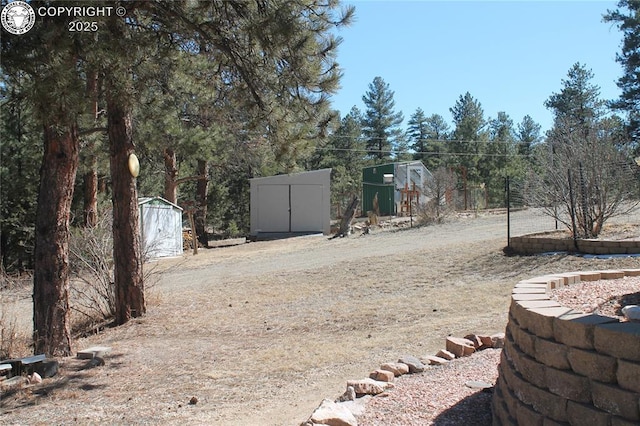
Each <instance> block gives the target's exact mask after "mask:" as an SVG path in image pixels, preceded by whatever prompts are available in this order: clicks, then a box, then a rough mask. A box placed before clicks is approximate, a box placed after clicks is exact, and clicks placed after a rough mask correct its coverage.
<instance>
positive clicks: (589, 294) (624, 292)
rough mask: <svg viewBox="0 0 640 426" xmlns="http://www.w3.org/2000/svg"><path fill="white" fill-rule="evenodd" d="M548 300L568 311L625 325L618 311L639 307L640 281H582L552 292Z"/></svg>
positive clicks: (635, 278)
mask: <svg viewBox="0 0 640 426" xmlns="http://www.w3.org/2000/svg"><path fill="white" fill-rule="evenodd" d="M550 296H551V299H552V300H556V301H557V302H558V303H560V304H561V305H562V306H565V307H567V308H571V309H575V310H577V311H581V312H584V313H586V314H590V313H595V314H599V315H604V316H609V317H620V319H621V321H624V320H625V318H624V317H623V316H622V313H621V311H620V309H622V308H623V307H625V306H627V305H640V277H625V278H620V279H616V280H601V281H585V282H581V283H578V284H573V285H570V286H567V287H562V288H559V289H555V290H552V291H551V293H550Z"/></svg>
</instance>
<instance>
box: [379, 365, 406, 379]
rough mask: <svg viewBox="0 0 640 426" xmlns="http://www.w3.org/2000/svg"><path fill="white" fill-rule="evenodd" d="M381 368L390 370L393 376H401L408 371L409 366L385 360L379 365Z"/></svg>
mask: <svg viewBox="0 0 640 426" xmlns="http://www.w3.org/2000/svg"><path fill="white" fill-rule="evenodd" d="M380 369H381V370H387V371H391V372H392V373H393V374H394V376H396V377H398V376H402V375H403V374H407V373H408V372H409V366H408V365H407V364H404V363H402V362H387V363H384V364H382V365H381V366H380Z"/></svg>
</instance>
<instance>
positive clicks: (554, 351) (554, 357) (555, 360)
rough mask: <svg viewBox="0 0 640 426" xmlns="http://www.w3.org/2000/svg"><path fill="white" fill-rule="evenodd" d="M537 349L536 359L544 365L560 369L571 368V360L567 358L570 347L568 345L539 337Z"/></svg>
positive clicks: (536, 342)
mask: <svg viewBox="0 0 640 426" xmlns="http://www.w3.org/2000/svg"><path fill="white" fill-rule="evenodd" d="M535 351H536V356H535V358H536V360H538V362H541V363H542V364H544V365H548V366H550V367H554V368H557V369H560V370H568V369H570V368H571V366H570V365H569V360H568V359H567V355H568V353H569V348H568V347H567V346H566V345H563V344H560V343H556V342H554V341H551V340H547V339H542V338H537V339H535Z"/></svg>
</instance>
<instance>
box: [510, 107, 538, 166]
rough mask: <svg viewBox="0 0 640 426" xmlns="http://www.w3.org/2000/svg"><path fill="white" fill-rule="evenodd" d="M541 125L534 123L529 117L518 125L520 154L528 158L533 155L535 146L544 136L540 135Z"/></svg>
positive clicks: (517, 136) (525, 117) (517, 134)
mask: <svg viewBox="0 0 640 426" xmlns="http://www.w3.org/2000/svg"><path fill="white" fill-rule="evenodd" d="M541 128H542V127H541V126H540V124H538V123H536V122H535V121H533V118H531V117H530V116H529V115H525V116H524V118H523V119H522V121H521V122H520V123H519V124H518V129H517V130H516V138H517V140H518V143H519V145H518V154H520V155H523V156H525V157H528V156H529V155H531V152H532V149H533V146H534V145H536V144H537V143H539V142H540V140H541V139H542V136H541V135H540V129H541Z"/></svg>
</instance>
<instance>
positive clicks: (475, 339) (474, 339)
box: [464, 334, 482, 349]
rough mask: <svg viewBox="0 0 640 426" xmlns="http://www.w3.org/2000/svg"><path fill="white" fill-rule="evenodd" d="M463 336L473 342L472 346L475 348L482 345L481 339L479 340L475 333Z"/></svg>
mask: <svg viewBox="0 0 640 426" xmlns="http://www.w3.org/2000/svg"><path fill="white" fill-rule="evenodd" d="M464 338H465V339H467V340H469V341H470V342H473V347H474V348H476V349H478V348H479V347H480V346H482V341H481V340H480V337H479V336H478V335H476V334H467V335H466V336H464Z"/></svg>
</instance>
